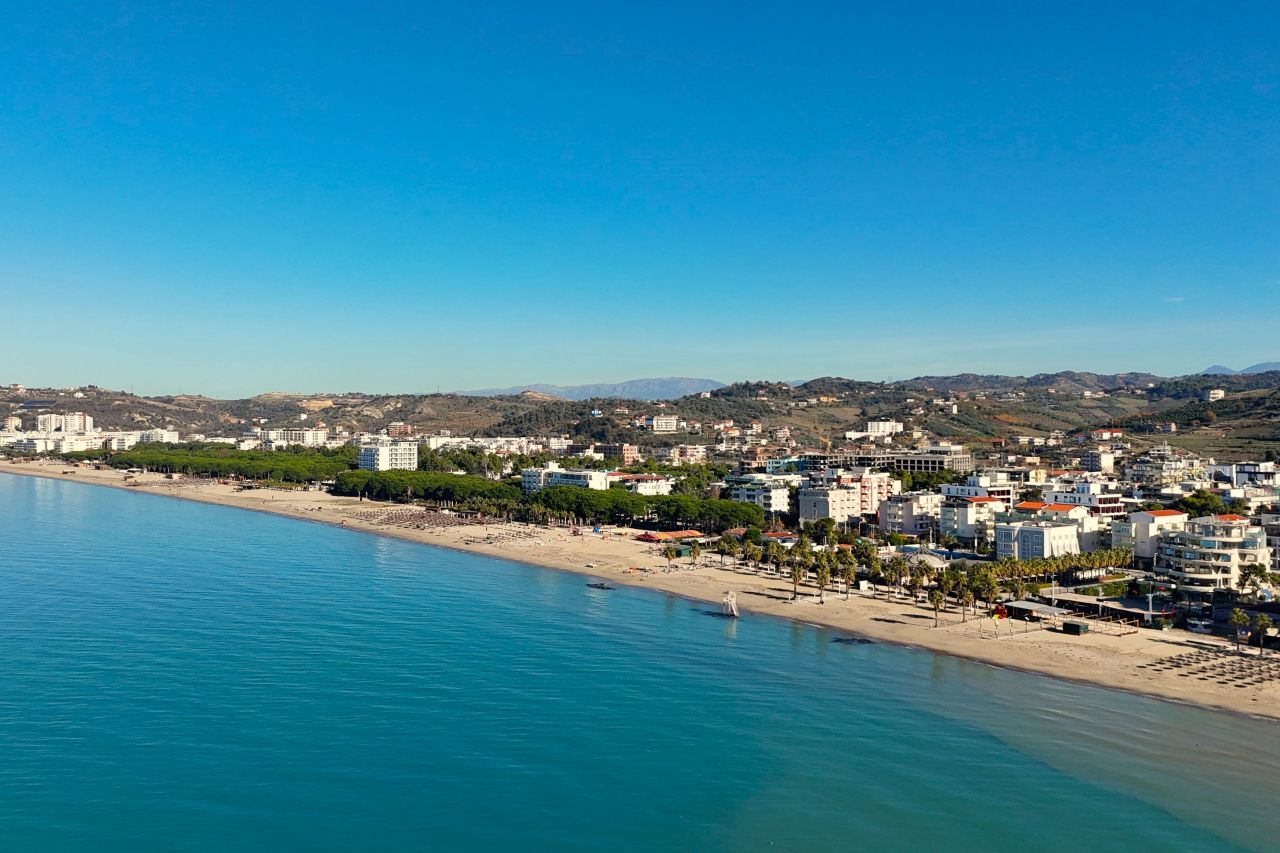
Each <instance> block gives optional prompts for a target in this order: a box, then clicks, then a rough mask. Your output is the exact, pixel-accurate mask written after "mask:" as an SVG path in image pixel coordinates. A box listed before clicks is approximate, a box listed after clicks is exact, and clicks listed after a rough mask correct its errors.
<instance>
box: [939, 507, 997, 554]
mask: <svg viewBox="0 0 1280 853" xmlns="http://www.w3.org/2000/svg"><path fill="white" fill-rule="evenodd" d="M1007 506H1008V505H1007V504H1005V502H1004V501H1002V500H1000V499H999V498H945V499H943V502H942V509H941V511H940V513H939V515H938V532H939V533H940V534H941V535H943V536H954V537H955V538H956V539H958V540H960V541H961V542H962V543H964V544H965V545H977V544H979V543H982V544H990V543H991V541H992V539H993V538H994V535H995V527H996V515H997V514H998V513H1002V512H1004V511H1005V509H1006V508H1007Z"/></svg>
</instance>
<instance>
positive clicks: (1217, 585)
mask: <svg viewBox="0 0 1280 853" xmlns="http://www.w3.org/2000/svg"><path fill="white" fill-rule="evenodd" d="M1259 563H1261V564H1262V565H1264V566H1270V565H1271V549H1270V548H1268V547H1267V536H1266V532H1265V531H1264V530H1263V528H1262V527H1261V526H1260V525H1256V524H1254V523H1253V522H1251V521H1250V520H1249V519H1247V518H1245V517H1244V516H1242V515H1206V516H1204V517H1202V518H1193V519H1191V520H1190V521H1188V522H1187V524H1186V527H1185V528H1184V529H1182V530H1171V531H1168V532H1165V533H1162V534H1160V540H1159V544H1158V546H1157V548H1156V555H1155V570H1156V573H1157V574H1161V575H1165V576H1167V577H1168V578H1169V579H1170V580H1172V581H1174V582H1175V583H1177V584H1178V586H1179V588H1181V589H1182V590H1183V591H1184V592H1188V593H1198V594H1199V595H1200V596H1201V597H1202V598H1204V597H1208V596H1210V595H1212V593H1213V591H1214V590H1215V589H1238V588H1239V583H1240V571H1241V569H1243V568H1244V567H1246V566H1255V565H1258V564H1259Z"/></svg>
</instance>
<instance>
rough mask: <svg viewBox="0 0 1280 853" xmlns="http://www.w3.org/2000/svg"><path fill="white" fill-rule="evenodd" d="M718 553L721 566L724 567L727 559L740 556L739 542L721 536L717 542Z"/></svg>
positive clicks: (729, 537)
mask: <svg viewBox="0 0 1280 853" xmlns="http://www.w3.org/2000/svg"><path fill="white" fill-rule="evenodd" d="M716 553H718V554H719V555H720V565H721V566H722V567H723V566H724V558H725V557H736V556H737V555H738V541H737V540H736V539H734V538H733V537H731V536H721V537H720V540H719V541H718V542H716Z"/></svg>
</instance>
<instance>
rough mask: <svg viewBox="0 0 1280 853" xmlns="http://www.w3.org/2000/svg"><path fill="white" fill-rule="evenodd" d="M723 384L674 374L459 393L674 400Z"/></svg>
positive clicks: (460, 392)
mask: <svg viewBox="0 0 1280 853" xmlns="http://www.w3.org/2000/svg"><path fill="white" fill-rule="evenodd" d="M723 387H724V383H723V382H717V381H716V380H714V379H689V378H687V377H683V376H671V377H665V378H660V379H628V380H627V381H625V382H600V383H595V384H591V385H544V384H534V385H515V386H512V387H511V388H482V389H480V390H479V391H459V392H458V393H459V394H464V395H467V396H471V397H507V396H514V395H516V394H523V393H525V392H526V391H532V392H534V393H536V394H543V395H545V396H548V397H559V398H561V399H564V400H591V399H594V398H596V397H618V398H621V399H624V400H675V399H677V398H679V397H687V396H688V395H690V394H699V393H701V392H703V391H715V390H716V389H717V388H723Z"/></svg>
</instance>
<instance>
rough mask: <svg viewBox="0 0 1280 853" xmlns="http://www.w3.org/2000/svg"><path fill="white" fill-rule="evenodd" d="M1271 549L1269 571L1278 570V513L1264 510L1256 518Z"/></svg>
mask: <svg viewBox="0 0 1280 853" xmlns="http://www.w3.org/2000/svg"><path fill="white" fill-rule="evenodd" d="M1258 522H1259V523H1260V524H1261V525H1262V530H1263V532H1264V533H1265V534H1266V537H1267V547H1268V548H1270V549H1271V571H1273V572H1280V513H1275V512H1264V513H1263V514H1262V515H1261V516H1260V517H1259V519H1258Z"/></svg>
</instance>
